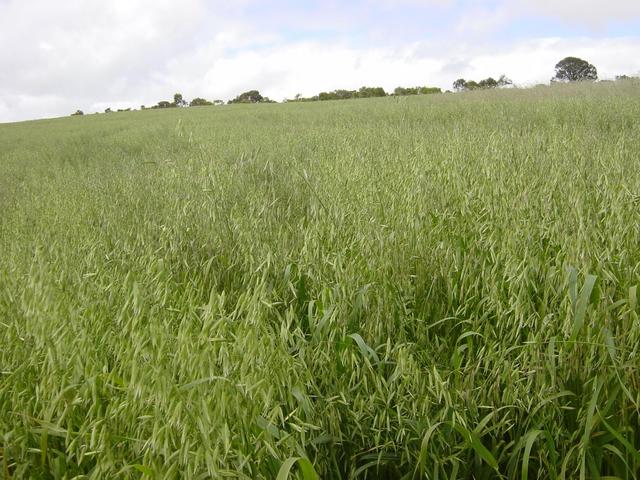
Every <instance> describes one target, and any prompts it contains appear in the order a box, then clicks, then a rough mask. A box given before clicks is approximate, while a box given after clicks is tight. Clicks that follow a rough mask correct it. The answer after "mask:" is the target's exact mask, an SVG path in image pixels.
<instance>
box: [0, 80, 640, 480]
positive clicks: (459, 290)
mask: <svg viewBox="0 0 640 480" xmlns="http://www.w3.org/2000/svg"><path fill="white" fill-rule="evenodd" d="M639 118H640V85H638V84H637V83H616V84H609V85H604V84H602V85H580V86H567V87H558V88H539V89H533V90H528V91H517V90H514V91H495V92H479V93H470V94H457V95H441V96H428V97H414V98H398V99H394V98H388V99H375V100H362V101H344V102H323V103H319V104H288V105H257V106H230V107H207V108H192V109H179V110H173V111H144V112H133V113H123V114H112V115H99V116H91V117H87V116H85V117H74V118H67V119H59V120H50V121H38V122H29V123H22V124H10V125H1V126H0V145H1V147H0V212H2V214H1V216H0V252H1V256H0V471H2V472H3V475H4V477H5V478H25V477H34V478H96V479H97V478H140V477H141V476H142V477H153V478H223V477H229V478H244V479H253V478H265V479H272V478H276V477H277V478H279V479H284V478H295V477H296V476H299V477H300V478H316V475H317V476H319V477H320V478H327V479H329V478H330V479H347V478H368V479H376V478H378V479H381V478H405V479H413V478H430V479H436V478H437V479H454V478H475V479H489V478H514V479H517V478H524V479H527V478H528V479H536V478H552V479H562V478H566V479H569V478H605V477H607V478H620V479H632V478H636V477H637V476H638V475H640V453H639V452H638V448H639V447H640V424H639V417H638V413H639V402H640V396H639V386H640V385H639V383H640V374H639V371H638V369H639V367H640V364H639V361H638V353H639V352H638V349H639V347H640V342H639V340H640V319H639V313H640V312H639V309H638V283H640V164H639V163H638V162H639V158H640V122H639V120H638V119H639Z"/></svg>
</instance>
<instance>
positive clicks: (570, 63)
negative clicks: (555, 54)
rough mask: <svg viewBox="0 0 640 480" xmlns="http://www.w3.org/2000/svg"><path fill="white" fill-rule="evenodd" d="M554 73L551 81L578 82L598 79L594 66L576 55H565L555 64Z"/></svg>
mask: <svg viewBox="0 0 640 480" xmlns="http://www.w3.org/2000/svg"><path fill="white" fill-rule="evenodd" d="M555 68H556V74H555V76H554V77H553V79H552V81H558V82H579V81H593V80H597V79H598V71H597V69H596V67H594V66H593V65H591V64H590V63H589V62H587V61H586V60H582V59H581V58H577V57H566V58H563V59H562V60H560V61H559V62H558V63H557V64H556V67H555Z"/></svg>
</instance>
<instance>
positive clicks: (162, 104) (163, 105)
mask: <svg viewBox="0 0 640 480" xmlns="http://www.w3.org/2000/svg"><path fill="white" fill-rule="evenodd" d="M175 106H176V104H175V103H171V102H167V101H166V100H162V101H160V102H158V105H156V106H155V107H153V108H172V107H175Z"/></svg>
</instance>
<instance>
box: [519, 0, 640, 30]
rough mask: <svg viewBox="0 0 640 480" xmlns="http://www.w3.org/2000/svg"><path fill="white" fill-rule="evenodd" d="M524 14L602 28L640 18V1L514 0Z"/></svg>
mask: <svg viewBox="0 0 640 480" xmlns="http://www.w3.org/2000/svg"><path fill="white" fill-rule="evenodd" d="M511 5H513V6H514V7H516V8H519V9H520V10H521V12H522V13H534V14H539V15H543V16H548V17H555V18H559V19H561V20H564V21H567V22H570V23H587V24H589V25H591V26H602V25H604V24H606V23H608V22H610V21H614V20H629V19H632V18H634V17H635V18H636V20H637V18H638V17H639V16H640V1H638V0H606V1H605V0H513V3H511Z"/></svg>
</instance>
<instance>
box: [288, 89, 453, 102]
mask: <svg viewBox="0 0 640 480" xmlns="http://www.w3.org/2000/svg"><path fill="white" fill-rule="evenodd" d="M435 93H442V90H441V89H440V88H438V87H397V88H396V89H395V90H394V91H393V93H387V92H386V91H385V90H384V88H382V87H360V89H359V90H343V89H338V90H333V91H331V92H320V93H319V94H318V95H314V96H312V97H303V96H302V95H300V94H298V95H296V96H295V97H294V99H293V100H287V102H318V101H320V102H322V101H325V100H349V99H352V98H376V97H388V96H404V95H429V94H435Z"/></svg>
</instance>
